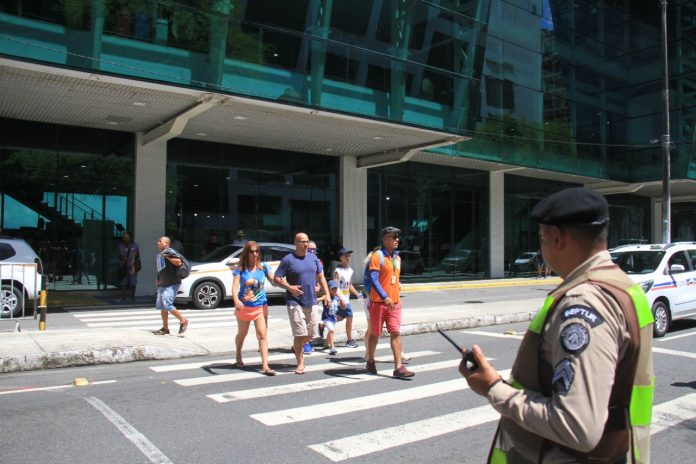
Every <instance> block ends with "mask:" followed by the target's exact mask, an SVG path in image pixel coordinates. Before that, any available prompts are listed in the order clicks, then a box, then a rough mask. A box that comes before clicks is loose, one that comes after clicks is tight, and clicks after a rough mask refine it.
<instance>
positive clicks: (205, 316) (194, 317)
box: [80, 311, 236, 323]
mask: <svg viewBox="0 0 696 464" xmlns="http://www.w3.org/2000/svg"><path fill="white" fill-rule="evenodd" d="M187 317H188V318H189V319H191V320H192V321H202V320H207V319H221V320H224V319H235V317H234V315H233V314H223V313H219V314H189V315H188V316H187ZM149 319H159V320H162V316H161V315H160V312H159V311H157V312H155V311H153V312H152V313H151V314H147V315H145V314H143V315H136V316H131V315H128V316H121V317H117V316H113V317H85V318H81V319H80V320H81V321H82V322H85V323H100V322H127V321H144V320H149ZM235 320H236V319H235Z"/></svg>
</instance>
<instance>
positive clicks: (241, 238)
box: [232, 229, 247, 246]
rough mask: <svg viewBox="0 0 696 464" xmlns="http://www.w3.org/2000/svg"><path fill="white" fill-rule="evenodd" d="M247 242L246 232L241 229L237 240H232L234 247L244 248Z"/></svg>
mask: <svg viewBox="0 0 696 464" xmlns="http://www.w3.org/2000/svg"><path fill="white" fill-rule="evenodd" d="M246 243H247V240H246V239H245V238H244V231H243V230H242V229H239V230H238V231H237V238H235V239H234V240H232V245H236V246H244V245H246Z"/></svg>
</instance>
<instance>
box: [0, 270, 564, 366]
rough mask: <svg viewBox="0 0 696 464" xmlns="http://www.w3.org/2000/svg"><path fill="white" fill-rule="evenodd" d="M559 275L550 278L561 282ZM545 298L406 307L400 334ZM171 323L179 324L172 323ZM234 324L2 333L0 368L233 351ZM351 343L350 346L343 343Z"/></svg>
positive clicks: (285, 342) (468, 324) (274, 336)
mask: <svg viewBox="0 0 696 464" xmlns="http://www.w3.org/2000/svg"><path fill="white" fill-rule="evenodd" d="M557 282H560V279H556V278H554V279H553V280H552V279H548V280H546V282H545V283H549V284H551V283H557ZM534 283H538V282H534V281H533V280H530V279H500V280H487V281H476V282H471V281H469V282H452V283H434V284H409V285H404V287H403V289H402V291H403V293H410V292H415V291H428V290H436V289H437V290H441V289H455V288H476V287H495V286H517V285H531V284H534ZM542 303H543V298H538V299H529V300H522V301H497V302H492V303H476V304H461V305H453V306H432V307H416V308H414V307H408V306H407V307H405V308H404V310H403V320H402V331H401V333H402V335H412V334H418V333H426V332H432V331H435V326H436V325H439V327H440V328H442V329H447V330H453V329H466V328H473V327H483V326H490V325H498V324H507V323H512V322H523V321H528V320H530V319H531V317H532V316H533V315H534V313H535V312H536V311H537V309H539V307H540V306H541V304H542ZM354 306H356V308H355V309H354V312H355V313H356V317H355V318H354V322H353V330H354V331H355V332H356V336H354V338H356V339H362V338H363V335H364V333H365V329H366V320H365V318H364V316H363V315H362V310H361V309H360V308H358V307H357V302H356V303H355V304H354ZM173 327H175V328H176V327H178V325H177V324H174V325H173ZM235 332H236V331H235V329H234V328H230V327H224V328H207V327H206V328H201V329H196V326H195V323H191V325H190V327H189V330H188V331H187V332H186V334H185V335H184V336H181V337H180V336H177V335H169V336H158V335H153V334H152V333H151V332H149V331H145V330H141V329H109V330H104V329H95V328H80V329H70V330H47V331H45V332H33V331H32V332H7V333H0V372H18V371H26V370H36V369H49V368H57V367H71V366H85V365H94V364H114V363H125V362H132V361H142V360H155V359H177V358H185V357H191V356H205V355H230V354H231V353H232V352H233V350H234V335H235ZM343 342H345V325H344V324H341V325H340V327H339V329H338V331H337V345H338V348H339V352H340V351H342V350H341V345H342V344H343ZM268 344H269V349H270V350H273V349H289V347H290V346H291V345H292V336H291V334H290V327H289V325H288V322H287V319H282V318H280V319H278V318H273V319H271V320H270V322H269V328H268ZM257 347H258V345H257V342H256V337H255V336H254V333H253V328H252V329H251V330H250V332H249V335H248V336H247V338H246V340H245V344H244V350H245V351H251V350H253V351H256V349H257ZM344 349H348V348H344Z"/></svg>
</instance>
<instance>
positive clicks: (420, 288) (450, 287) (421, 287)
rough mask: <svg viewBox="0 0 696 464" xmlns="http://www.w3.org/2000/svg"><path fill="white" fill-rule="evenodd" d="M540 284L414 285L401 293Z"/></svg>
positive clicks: (554, 281) (556, 281)
mask: <svg viewBox="0 0 696 464" xmlns="http://www.w3.org/2000/svg"><path fill="white" fill-rule="evenodd" d="M543 282H544V283H545V284H560V283H561V282H563V280H562V279H561V278H555V279H544V280H543ZM539 283H540V281H539V280H530V281H522V280H515V281H504V280H501V281H491V282H476V283H464V282H459V283H449V284H442V285H437V284H436V285H418V284H413V285H408V286H404V287H402V288H401V293H411V292H424V291H432V290H457V289H466V288H492V287H520V286H529V285H539Z"/></svg>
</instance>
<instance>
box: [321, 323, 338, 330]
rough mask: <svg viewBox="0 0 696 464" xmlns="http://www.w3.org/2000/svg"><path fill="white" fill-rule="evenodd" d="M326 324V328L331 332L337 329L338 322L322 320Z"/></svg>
mask: <svg viewBox="0 0 696 464" xmlns="http://www.w3.org/2000/svg"><path fill="white" fill-rule="evenodd" d="M321 323H322V324H324V330H327V331H329V332H334V331H335V330H336V323H335V322H334V321H321Z"/></svg>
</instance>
